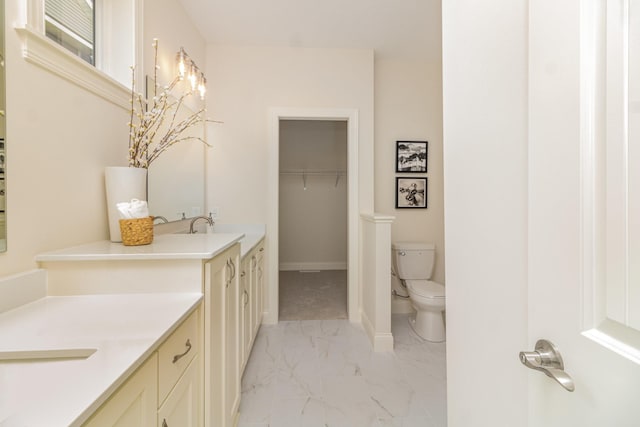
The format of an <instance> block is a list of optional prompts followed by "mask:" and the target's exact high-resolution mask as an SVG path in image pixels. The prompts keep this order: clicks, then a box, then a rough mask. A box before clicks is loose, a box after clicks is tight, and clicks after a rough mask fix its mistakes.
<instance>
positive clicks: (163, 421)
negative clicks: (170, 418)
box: [162, 418, 169, 427]
mask: <svg viewBox="0 0 640 427" xmlns="http://www.w3.org/2000/svg"><path fill="white" fill-rule="evenodd" d="M162 427H169V424H167V420H166V418H163V419H162Z"/></svg>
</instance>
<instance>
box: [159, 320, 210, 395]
mask: <svg viewBox="0 0 640 427" xmlns="http://www.w3.org/2000/svg"><path fill="white" fill-rule="evenodd" d="M198 316H199V310H196V311H195V312H194V313H193V314H191V315H190V316H189V317H188V318H187V320H185V321H184V322H183V323H182V325H180V327H179V328H178V329H176V331H175V332H174V333H173V334H171V336H170V337H169V338H167V340H166V341H165V342H164V344H162V345H161V346H160V348H159V349H158V406H160V405H162V403H163V402H164V400H165V398H166V397H167V395H168V394H169V392H170V391H171V389H172V388H173V386H174V385H175V384H176V382H177V381H178V379H179V378H180V376H181V375H182V373H183V372H184V371H185V369H186V368H187V366H189V362H191V360H192V359H193V358H194V356H195V355H196V354H197V353H198V351H199V350H200V349H199V347H200V335H199V331H198Z"/></svg>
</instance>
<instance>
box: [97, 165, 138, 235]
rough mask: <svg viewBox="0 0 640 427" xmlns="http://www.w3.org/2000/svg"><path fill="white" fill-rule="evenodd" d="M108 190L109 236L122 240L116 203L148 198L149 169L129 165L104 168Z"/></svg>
mask: <svg viewBox="0 0 640 427" xmlns="http://www.w3.org/2000/svg"><path fill="white" fill-rule="evenodd" d="M104 182H105V188H106V192H107V214H108V218H109V236H110V239H111V241H112V242H122V236H121V235H120V223H119V222H118V220H119V219H120V215H119V214H118V209H117V207H116V205H117V204H118V203H121V202H130V201H131V200H132V199H138V200H147V170H146V169H144V168H132V167H128V166H109V167H106V168H105V169H104Z"/></svg>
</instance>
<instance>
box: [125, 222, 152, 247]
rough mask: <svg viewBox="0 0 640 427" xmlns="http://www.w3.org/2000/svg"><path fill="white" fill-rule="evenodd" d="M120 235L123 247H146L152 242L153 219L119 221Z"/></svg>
mask: <svg viewBox="0 0 640 427" xmlns="http://www.w3.org/2000/svg"><path fill="white" fill-rule="evenodd" d="M120 234H121V235H122V244H123V245H125V246H140V245H148V244H149V243H151V242H153V217H152V216H149V217H146V218H134V219H121V220H120Z"/></svg>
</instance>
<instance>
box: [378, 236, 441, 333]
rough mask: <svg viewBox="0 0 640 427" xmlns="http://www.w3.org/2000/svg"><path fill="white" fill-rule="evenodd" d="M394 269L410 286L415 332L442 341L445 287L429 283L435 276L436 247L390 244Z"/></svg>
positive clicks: (411, 243) (411, 323)
mask: <svg viewBox="0 0 640 427" xmlns="http://www.w3.org/2000/svg"><path fill="white" fill-rule="evenodd" d="M391 248H392V252H393V266H394V270H395V272H396V274H397V276H398V278H399V279H400V280H401V281H402V283H403V284H404V285H405V286H406V287H407V291H408V292H409V299H410V301H411V305H412V306H413V308H414V309H415V310H416V315H415V317H412V318H410V319H409V324H410V325H411V327H412V328H413V330H414V331H415V332H416V333H417V334H418V335H420V336H421V337H422V338H424V339H425V340H427V341H431V342H443V341H444V340H445V332H444V313H443V311H444V308H445V299H444V296H445V293H444V286H443V285H441V284H440V283H436V282H432V281H431V280H429V279H430V278H431V274H432V273H433V265H434V261H435V254H436V247H435V245H433V244H431V243H423V242H395V243H393V244H392V245H391Z"/></svg>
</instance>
